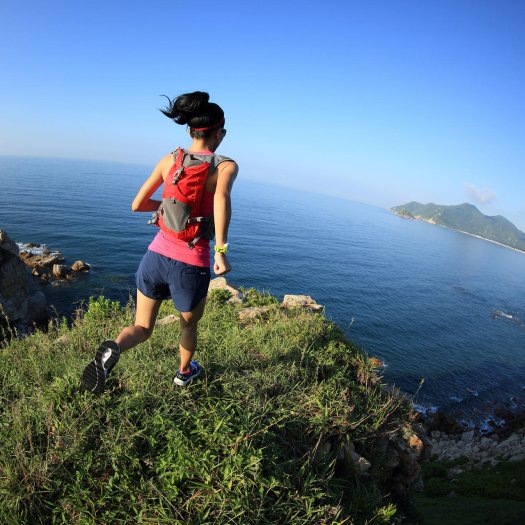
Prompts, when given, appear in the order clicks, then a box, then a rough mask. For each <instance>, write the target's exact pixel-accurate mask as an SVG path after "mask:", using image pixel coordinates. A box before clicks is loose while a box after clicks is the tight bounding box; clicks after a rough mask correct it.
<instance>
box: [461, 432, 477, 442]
mask: <svg viewBox="0 0 525 525" xmlns="http://www.w3.org/2000/svg"><path fill="white" fill-rule="evenodd" d="M473 439H474V430H468V431H467V432H463V434H461V441H472V440H473Z"/></svg>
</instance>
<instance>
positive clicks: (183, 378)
mask: <svg viewBox="0 0 525 525" xmlns="http://www.w3.org/2000/svg"><path fill="white" fill-rule="evenodd" d="M200 373H201V367H200V365H199V363H197V361H191V363H190V371H189V372H186V373H183V372H181V371H180V369H179V371H178V372H177V375H176V376H175V379H174V380H173V382H174V383H175V384H176V385H179V386H185V385H187V384H188V383H189V382H190V381H191V380H192V379H193V378H194V377H197V376H198V375H199V374H200Z"/></svg>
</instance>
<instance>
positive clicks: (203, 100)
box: [160, 91, 224, 139]
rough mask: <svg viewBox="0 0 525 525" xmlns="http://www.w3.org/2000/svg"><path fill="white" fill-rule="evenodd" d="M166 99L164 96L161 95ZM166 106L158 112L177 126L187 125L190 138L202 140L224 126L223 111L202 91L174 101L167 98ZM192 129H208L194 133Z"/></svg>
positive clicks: (187, 94)
mask: <svg viewBox="0 0 525 525" xmlns="http://www.w3.org/2000/svg"><path fill="white" fill-rule="evenodd" d="M163 96H164V97H166V95H163ZM166 98H167V99H168V106H167V107H166V109H161V110H160V111H161V112H162V113H164V115H166V116H167V117H168V118H171V119H173V120H174V121H175V122H176V123H177V124H187V125H188V126H189V127H190V135H191V137H192V138H196V139H203V138H206V137H208V136H209V135H211V134H212V133H213V131H215V130H216V129H218V128H220V127H222V126H223V125H224V111H223V110H222V109H221V107H220V106H219V105H217V104H215V103H214V102H210V95H208V93H205V92H203V91H194V92H193V93H185V94H184V95H180V96H178V97H177V98H176V99H175V100H171V99H170V98H169V97H166ZM192 128H209V129H206V130H200V131H195V130H193V129H192Z"/></svg>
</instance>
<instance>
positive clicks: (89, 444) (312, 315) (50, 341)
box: [0, 279, 426, 524]
mask: <svg viewBox="0 0 525 525" xmlns="http://www.w3.org/2000/svg"><path fill="white" fill-rule="evenodd" d="M322 310H323V309H322V307H321V306H320V305H317V303H316V302H315V301H314V300H313V299H312V298H310V297H308V296H288V297H287V298H286V300H285V301H283V302H281V303H280V302H279V301H278V300H277V299H276V298H275V297H272V296H270V295H268V294H264V293H260V292H257V291H256V290H253V289H250V290H242V289H240V290H236V289H235V288H233V287H230V286H229V285H228V284H227V283H226V281H225V280H224V279H222V280H220V279H219V280H218V281H215V282H214V284H213V285H212V291H211V292H210V297H209V303H208V306H207V308H206V312H205V316H204V318H203V320H202V322H201V328H200V331H199V350H198V352H199V356H198V358H199V360H200V362H201V365H202V366H203V370H204V373H203V375H202V379H199V380H197V381H195V383H194V384H192V385H191V386H190V387H188V388H177V387H174V386H173V375H174V373H175V371H176V370H177V366H178V351H177V339H178V335H179V323H178V322H177V320H178V318H177V312H175V311H174V310H173V307H172V306H171V305H170V304H169V303H167V302H165V303H164V304H163V305H162V309H161V312H160V316H159V321H158V323H157V327H156V329H155V331H154V334H153V336H152V338H151V339H150V340H148V341H147V342H146V343H144V344H142V345H140V346H139V347H137V348H136V349H133V350H131V351H129V352H126V353H125V354H124V355H123V356H122V358H121V360H120V362H119V365H118V366H117V367H116V369H115V370H114V371H113V372H112V375H111V377H110V379H109V381H108V385H107V389H106V391H105V392H104V393H103V394H101V395H99V396H93V395H92V394H91V393H88V392H84V391H83V390H82V389H81V386H80V379H79V378H80V375H81V371H82V369H83V367H84V366H85V364H86V362H88V360H90V359H92V355H93V351H94V349H95V348H96V346H97V344H98V342H99V341H100V340H102V339H106V338H108V337H111V336H114V334H115V333H116V332H117V331H118V330H119V329H120V328H121V327H122V326H124V325H126V324H129V323H130V322H131V321H132V319H133V316H134V308H133V305H132V304H130V305H127V306H121V305H120V304H119V303H116V302H112V301H110V300H108V299H105V298H103V297H100V298H98V299H91V300H90V302H89V304H88V305H87V307H86V310H85V311H84V312H83V315H81V316H79V317H77V319H76V320H75V321H74V323H73V325H72V326H71V327H68V326H67V324H60V325H56V326H55V327H51V328H50V329H49V331H48V332H47V333H42V332H36V333H35V334H34V335H32V336H29V337H26V338H25V339H22V340H17V339H13V340H12V341H11V342H10V344H9V345H7V346H4V348H2V349H1V350H0V351H1V359H0V375H1V376H2V377H5V378H7V380H6V381H4V383H3V384H2V387H1V389H2V390H1V395H2V397H3V399H4V403H3V404H2V408H0V410H1V411H2V421H3V422H4V423H5V424H3V425H2V426H0V439H1V441H2V443H3V447H2V449H1V451H0V465H2V468H3V469H4V471H5V472H7V473H8V475H7V477H4V480H5V484H4V487H3V497H2V502H1V503H0V521H2V522H5V519H6V517H10V519H11V521H13V520H14V521H16V520H18V522H19V523H39V522H41V523H48V522H51V521H52V516H63V518H62V521H61V522H64V523H73V522H75V521H76V520H77V518H78V517H79V516H84V517H87V516H89V517H90V519H92V520H93V522H107V523H119V522H120V523H135V522H137V520H139V516H140V519H141V520H147V521H152V522H160V521H163V522H167V521H170V520H171V521H170V522H173V523H177V522H180V521H184V522H194V523H197V522H198V523H204V522H207V523H219V522H221V523H222V522H229V523H243V524H245V523H304V524H306V523H325V522H326V523H356V524H357V523H365V521H366V520H368V522H370V520H375V521H376V522H378V523H394V520H398V519H400V518H401V517H402V516H408V515H410V512H412V511H411V508H412V507H411V505H412V500H413V493H414V490H415V489H416V488H417V487H418V486H420V485H421V475H420V474H421V469H420V466H419V459H420V458H421V457H422V456H423V455H424V454H425V453H426V452H425V441H426V438H425V436H424V435H421V436H419V432H420V430H421V429H420V427H419V426H418V425H417V424H414V422H413V417H414V416H413V414H414V413H413V409H412V407H411V404H410V403H409V401H408V400H407V399H406V398H405V397H404V396H402V395H401V394H400V393H399V392H397V391H396V390H395V389H392V388H390V387H387V386H386V385H384V384H383V383H382V382H381V379H380V377H379V375H378V373H377V372H378V369H377V368H376V367H375V366H374V364H373V363H372V361H370V360H369V359H368V358H367V357H366V356H365V355H364V354H363V353H362V352H361V351H360V350H359V349H358V348H356V347H355V346H354V345H352V344H351V343H349V342H348V341H346V340H345V338H344V336H343V334H342V332H341V331H340V330H339V329H338V328H337V327H336V326H335V325H334V324H332V323H331V322H329V321H328V320H327V319H326V318H325V317H324V315H323V314H322ZM22 363H23V366H21V364H22ZM12 451H16V454H15V455H13V454H12ZM72 476H73V477H72ZM20 480H23V482H20ZM108 501H111V505H107V502H108ZM86 519H87V518H86ZM39 520H40V521H39Z"/></svg>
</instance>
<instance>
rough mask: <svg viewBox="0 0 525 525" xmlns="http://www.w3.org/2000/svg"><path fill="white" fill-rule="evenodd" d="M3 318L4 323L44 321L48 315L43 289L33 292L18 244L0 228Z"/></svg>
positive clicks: (0, 313) (1, 306) (1, 308)
mask: <svg viewBox="0 0 525 525" xmlns="http://www.w3.org/2000/svg"><path fill="white" fill-rule="evenodd" d="M0 318H1V319H2V321H3V322H4V323H5V322H7V323H12V324H17V323H21V324H24V323H29V324H30V323H32V322H41V321H44V320H45V319H46V318H47V303H46V300H45V297H44V294H43V293H42V292H40V291H37V292H35V293H31V291H30V282H29V278H28V274H27V271H26V268H25V265H24V263H23V262H22V260H21V258H20V256H19V248H18V245H17V244H16V243H15V242H14V241H13V240H12V239H11V238H10V237H9V235H8V234H7V233H6V232H5V231H4V230H1V229H0Z"/></svg>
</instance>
